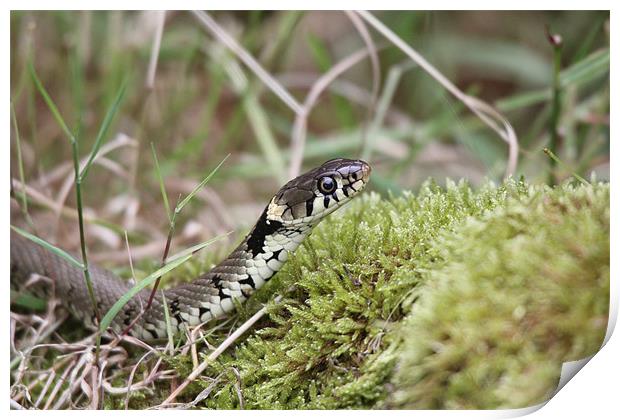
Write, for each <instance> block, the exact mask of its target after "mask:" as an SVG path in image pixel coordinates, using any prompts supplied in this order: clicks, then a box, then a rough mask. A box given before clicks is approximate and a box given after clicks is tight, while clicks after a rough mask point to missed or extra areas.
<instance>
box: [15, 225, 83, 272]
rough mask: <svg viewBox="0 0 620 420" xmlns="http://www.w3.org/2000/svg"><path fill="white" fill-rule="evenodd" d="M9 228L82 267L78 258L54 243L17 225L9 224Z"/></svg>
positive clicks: (81, 268)
mask: <svg viewBox="0 0 620 420" xmlns="http://www.w3.org/2000/svg"><path fill="white" fill-rule="evenodd" d="M11 229H13V230H14V231H15V232H17V233H19V234H20V235H22V236H23V237H24V238H26V239H29V240H31V241H32V242H34V243H36V244H39V245H41V246H42V247H43V248H45V249H47V250H48V251H50V252H53V253H54V254H56V255H58V256H59V257H61V258H63V259H65V260H67V261H68V262H70V263H71V264H72V265H74V266H76V267H77V268H79V269H80V270H83V269H84V265H83V264H82V263H81V262H79V261H78V260H76V259H75V258H74V257H73V256H72V255H71V254H69V253H68V252H66V251H63V250H62V249H60V248H58V247H55V246H54V245H52V244H50V243H49V242H47V241H45V240H43V239H41V238H39V237H37V236H34V235H32V234H30V233H28V232H26V231H25V230H22V229H20V228H18V227H17V226H13V225H11Z"/></svg>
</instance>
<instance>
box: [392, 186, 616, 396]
mask: <svg viewBox="0 0 620 420" xmlns="http://www.w3.org/2000/svg"><path fill="white" fill-rule="evenodd" d="M436 247H437V249H438V250H440V252H441V263H440V264H438V265H437V266H436V269H435V270H433V272H432V273H430V275H429V276H428V278H427V280H426V282H425V286H424V290H423V291H421V292H420V293H421V299H420V300H419V301H418V302H417V303H416V305H414V306H413V308H412V312H411V314H410V315H409V316H408V317H407V319H406V321H405V322H404V324H403V327H402V329H401V334H402V339H403V343H402V347H401V349H402V354H401V355H400V366H399V371H398V373H397V376H396V384H397V386H396V388H397V389H398V392H397V393H396V395H395V398H394V399H393V400H394V401H395V402H396V405H397V406H401V407H409V408H495V407H504V408H509V407H510V408H512V407H524V406H528V405H533V404H536V403H539V402H542V401H543V400H544V399H545V398H549V397H550V393H551V392H553V390H554V389H555V388H556V386H557V383H558V379H559V374H560V367H561V364H562V362H564V361H570V360H577V359H581V358H584V357H586V356H589V355H592V354H593V353H595V352H596V351H597V350H598V349H599V348H600V346H601V344H602V340H603V337H604V335H605V329H606V325H607V314H608V304H609V187H608V186H603V185H599V186H595V187H578V188H571V187H568V186H566V187H562V188H558V189H556V190H551V189H548V188H530V189H529V191H528V194H527V195H525V196H521V197H514V198H510V199H508V200H507V201H506V204H505V205H503V206H501V207H498V208H496V209H495V210H494V211H491V212H489V213H487V214H485V215H483V216H482V217H480V218H475V219H470V220H468V221H467V222H466V223H464V224H462V225H461V226H459V228H458V229H456V230H455V231H454V232H451V233H450V234H446V233H444V234H442V235H441V237H440V238H439V239H438V240H437V242H436Z"/></svg>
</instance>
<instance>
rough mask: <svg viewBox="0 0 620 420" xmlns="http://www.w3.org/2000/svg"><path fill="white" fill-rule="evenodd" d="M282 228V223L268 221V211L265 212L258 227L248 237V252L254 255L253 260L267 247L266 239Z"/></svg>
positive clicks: (259, 220) (257, 224) (257, 223)
mask: <svg viewBox="0 0 620 420" xmlns="http://www.w3.org/2000/svg"><path fill="white" fill-rule="evenodd" d="M281 227H282V222H278V221H276V220H267V209H265V211H263V214H262V215H261V216H260V218H259V219H258V222H256V226H254V229H252V232H250V234H249V235H248V240H247V246H248V250H249V251H250V252H251V253H252V258H256V256H257V255H258V254H261V253H262V252H264V251H263V246H264V245H265V237H267V235H273V234H274V233H275V232H276V231H277V230H278V229H280V228H281Z"/></svg>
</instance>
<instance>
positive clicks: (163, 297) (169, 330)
mask: <svg viewBox="0 0 620 420" xmlns="http://www.w3.org/2000/svg"><path fill="white" fill-rule="evenodd" d="M161 300H162V302H163V304H164V318H165V320H166V335H167V336H168V346H170V356H172V355H173V353H174V339H173V335H172V324H171V323H170V311H168V302H167V301H166V294H165V293H164V291H163V290H162V291H161Z"/></svg>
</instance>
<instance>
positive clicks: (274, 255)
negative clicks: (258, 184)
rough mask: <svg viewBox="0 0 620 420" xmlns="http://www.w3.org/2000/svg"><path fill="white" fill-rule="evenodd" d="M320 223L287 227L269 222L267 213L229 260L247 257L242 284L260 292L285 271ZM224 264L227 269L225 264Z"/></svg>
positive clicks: (242, 274)
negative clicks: (298, 248) (240, 255)
mask: <svg viewBox="0 0 620 420" xmlns="http://www.w3.org/2000/svg"><path fill="white" fill-rule="evenodd" d="M317 223H318V222H316V223H314V224H311V223H301V224H296V225H285V224H283V223H282V222H279V221H275V220H269V219H268V218H267V209H265V211H264V212H263V213H262V215H261V217H260V218H259V219H258V221H257V222H256V225H255V226H254V228H253V229H252V230H251V231H250V233H249V234H248V236H247V237H246V239H245V240H244V241H243V242H242V243H241V245H240V246H239V247H238V248H237V250H236V251H235V252H233V253H232V254H231V256H230V257H229V258H233V259H237V258H239V252H242V253H244V254H245V255H243V256H244V257H245V258H246V260H245V264H244V266H245V267H244V268H245V270H241V271H244V272H243V273H239V277H240V278H239V283H241V284H247V285H248V286H250V287H251V288H252V289H254V290H256V289H258V288H260V287H261V286H262V285H263V284H265V283H266V282H267V281H268V280H269V279H270V278H271V277H273V275H274V274H276V273H277V272H278V271H279V270H280V268H282V265H283V264H284V263H285V262H286V260H287V259H288V256H289V254H290V253H293V252H295V250H296V249H297V247H298V246H299V245H300V244H301V243H302V242H303V240H304V239H305V238H306V237H307V236H308V235H309V234H310V232H311V230H312V229H313V228H314V226H316V224H317ZM222 264H224V265H225V266H227V265H228V263H227V262H226V261H223V263H222ZM244 277H247V278H244Z"/></svg>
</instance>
